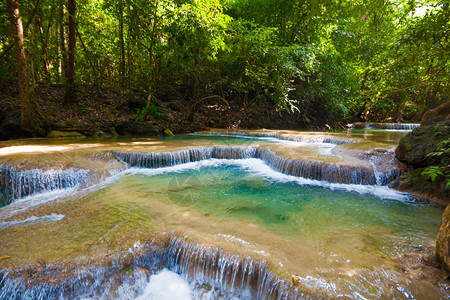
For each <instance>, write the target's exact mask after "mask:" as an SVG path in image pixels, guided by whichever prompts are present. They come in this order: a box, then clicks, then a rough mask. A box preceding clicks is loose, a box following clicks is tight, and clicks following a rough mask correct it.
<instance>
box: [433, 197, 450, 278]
mask: <svg viewBox="0 0 450 300" xmlns="http://www.w3.org/2000/svg"><path fill="white" fill-rule="evenodd" d="M436 253H437V255H438V257H439V259H440V260H441V262H442V263H443V265H444V266H445V268H446V269H447V270H450V205H449V206H447V208H446V209H445V211H444V215H443V216H442V221H441V224H440V226H439V231H438V234H437V240H436Z"/></svg>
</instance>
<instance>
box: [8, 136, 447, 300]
mask: <svg viewBox="0 0 450 300" xmlns="http://www.w3.org/2000/svg"><path fill="white" fill-rule="evenodd" d="M404 134H406V132H404V131H384V132H383V131H380V130H368V129H361V130H354V131H353V132H347V133H343V134H339V133H335V134H324V133H305V132H293V131H286V132H272V131H264V132H224V131H220V132H219V131H211V132H208V133H206V135H205V134H203V135H202V134H197V135H187V136H183V137H175V138H152V139H115V140H114V139H112V140H92V141H91V140H60V141H54V140H50V141H48V140H31V141H30V140H22V141H14V142H12V143H11V142H4V143H2V144H1V146H2V148H0V163H2V164H3V171H2V172H3V173H2V174H3V176H4V178H3V181H1V182H3V187H2V191H3V193H4V195H3V202H4V203H5V204H8V205H6V206H4V207H2V208H0V240H2V241H3V243H2V244H1V245H0V257H5V256H9V257H7V258H4V259H1V260H0V267H1V268H3V271H1V273H0V298H2V299H3V298H14V297H19V298H26V297H30V298H33V297H34V296H36V295H40V297H44V296H45V297H47V296H48V297H54V298H69V299H70V298H89V297H94V298H105V299H110V298H120V299H161V297H163V296H164V298H167V297H168V296H169V295H170V296H173V298H172V299H255V298H259V299H284V298H286V299H288V298H302V297H322V298H329V297H331V298H340V297H342V298H350V299H365V298H367V299H375V298H382V299H392V298H396V299H402V298H405V299H411V298H416V299H423V298H427V299H443V298H446V297H447V296H448V291H447V286H446V285H445V280H444V279H442V278H441V276H442V273H441V271H440V270H439V269H438V267H437V266H436V264H435V261H434V260H433V259H434V256H433V253H434V243H435V238H436V232H437V228H438V225H439V222H440V218H441V215H442V212H443V209H442V208H441V207H438V206H436V205H433V204H429V203H426V202H424V201H422V200H420V199H417V198H414V197H412V196H411V195H409V194H406V193H402V192H399V191H396V190H394V189H392V188H389V187H388V185H389V180H391V179H392V178H394V177H395V176H394V175H395V174H396V173H395V172H394V173H392V170H391V164H392V155H393V154H392V150H393V147H395V143H397V142H398V139H399V138H400V137H401V136H402V135H404ZM373 148H377V149H378V150H376V151H375V152H374V150H373ZM380 148H382V149H385V150H382V151H381V150H380ZM267 151H270V152H267ZM269 154H270V155H269ZM311 161H312V162H313V163H314V164H311ZM52 166H58V169H57V170H55V169H54V168H52ZM386 166H387V167H386ZM37 167H39V169H37ZM300 168H305V169H307V170H311V169H314V170H315V172H306V171H301V172H300V171H299V169H300ZM36 170H41V171H36ZM68 170H69V171H68ZM70 170H71V171H70ZM82 170H83V172H85V173H80V172H81V171H82ZM7 172H9V173H7ZM27 172H28V173H27ZM33 172H34V173H33ZM64 172H66V173H67V174H66V173H64ZM361 172H363V173H361ZM6 174H12V175H8V176H9V177H8V178H6V177H7V176H6ZM55 174H57V175H55ZM348 174H350V175H348ZM361 174H362V175H361ZM386 174H388V175H386ZM55 176H56V177H55ZM58 176H59V177H58ZM383 176H384V177H383ZM17 178H19V179H17ZM55 178H57V179H55ZM67 178H69V179H70V180H68V179H67ZM380 178H384V179H383V180H381V179H380ZM14 180H16V181H17V182H16V183H14V184H15V185H14V184H13V181H14ZM24 186H27V188H26V189H25V188H24ZM31 187H32V188H31ZM28 264H36V267H35V268H34V271H33V272H34V273H33V274H35V277H33V278H34V279H33V281H32V284H31V283H30V282H31V279H24V277H23V273H24V269H23V268H24V267H23V266H25V265H28ZM73 264H75V265H76V267H75V268H74V267H73V266H72V265H73ZM68 265H70V266H72V267H70V268H69V267H68ZM7 268H9V269H7ZM13 268H15V269H13ZM13 270H15V271H13ZM55 270H58V271H57V272H56V271H55ZM62 270H64V274H65V275H64V276H63V275H61V274H62V272H63V271H62ZM69 270H70V271H69ZM27 272H30V271H27ZM55 272H56V275H55ZM80 272H81V273H80ZM83 272H84V273H83ZM87 273H89V274H91V275H89V276H88V275H86V274H87ZM40 274H41V275H40ZM42 274H45V276H44V275H42ZM48 274H53V275H48ZM77 274H78V275H77ZM83 274H84V275H83ZM112 274H114V275H112ZM48 276H50V279H49V277H48ZM30 278H31V277H30ZM77 278H78V279H77ZM92 278H94V279H92ZM95 278H97V279H95ZM77 280H78V281H79V282H87V283H86V284H85V287H84V288H77V289H74V288H73V286H77V283H76V282H77ZM102 282H103V283H102ZM105 282H109V283H108V284H107V285H105V284H104V283H105ZM78 284H80V283H78ZM30 286H31V287H30ZM68 286H71V287H72V288H68ZM175 295H177V297H175ZM167 299H170V298H167Z"/></svg>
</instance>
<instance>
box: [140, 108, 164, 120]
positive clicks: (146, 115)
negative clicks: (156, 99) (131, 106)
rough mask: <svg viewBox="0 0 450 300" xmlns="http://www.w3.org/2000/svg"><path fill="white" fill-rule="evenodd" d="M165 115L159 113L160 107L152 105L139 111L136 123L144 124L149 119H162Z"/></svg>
mask: <svg viewBox="0 0 450 300" xmlns="http://www.w3.org/2000/svg"><path fill="white" fill-rule="evenodd" d="M162 115H163V114H162V113H160V112H159V106H157V105H154V104H151V105H149V106H145V107H143V108H141V109H138V111H137V115H136V117H135V119H134V121H135V122H143V121H147V120H149V119H155V118H159V117H161V116H162Z"/></svg>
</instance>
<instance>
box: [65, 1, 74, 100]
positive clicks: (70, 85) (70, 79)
mask: <svg viewBox="0 0 450 300" xmlns="http://www.w3.org/2000/svg"><path fill="white" fill-rule="evenodd" d="M67 9H68V14H69V49H68V60H67V71H66V97H65V100H66V103H73V102H74V101H75V42H76V37H75V34H76V32H75V26H76V25H75V11H76V3H75V0H69V3H68V6H67Z"/></svg>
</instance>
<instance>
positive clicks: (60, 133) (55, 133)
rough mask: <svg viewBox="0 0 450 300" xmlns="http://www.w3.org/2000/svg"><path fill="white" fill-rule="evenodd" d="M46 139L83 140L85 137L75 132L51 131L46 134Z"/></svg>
mask: <svg viewBox="0 0 450 300" xmlns="http://www.w3.org/2000/svg"><path fill="white" fill-rule="evenodd" d="M47 137H48V138H68V137H70V138H85V137H86V136H84V135H82V134H81V133H79V132H76V131H57V130H53V131H50V132H49V133H48V134H47Z"/></svg>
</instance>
